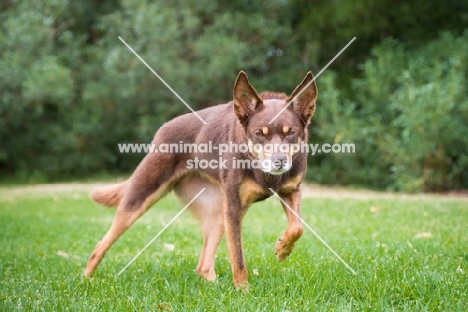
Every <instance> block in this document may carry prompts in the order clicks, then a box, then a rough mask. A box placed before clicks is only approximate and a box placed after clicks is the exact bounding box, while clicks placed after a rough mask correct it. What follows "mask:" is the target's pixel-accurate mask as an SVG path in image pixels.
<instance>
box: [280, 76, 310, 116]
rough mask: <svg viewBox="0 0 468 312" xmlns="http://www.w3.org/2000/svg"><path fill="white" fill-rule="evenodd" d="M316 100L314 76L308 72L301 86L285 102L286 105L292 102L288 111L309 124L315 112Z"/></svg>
mask: <svg viewBox="0 0 468 312" xmlns="http://www.w3.org/2000/svg"><path fill="white" fill-rule="evenodd" d="M316 100H317V86H316V84H315V80H314V76H313V75H312V73H311V72H308V73H307V75H306V76H305V78H304V80H302V82H301V84H300V85H298V86H297V87H296V89H294V91H293V93H292V94H291V95H290V96H289V98H288V99H287V100H286V103H289V102H291V101H292V103H291V104H290V105H289V107H288V108H289V109H291V110H293V111H295V112H296V113H298V114H299V115H301V117H302V119H303V120H304V121H305V122H306V123H309V120H310V118H311V117H312V115H313V114H314V112H315V101H316Z"/></svg>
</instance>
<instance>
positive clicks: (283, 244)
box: [275, 188, 303, 261]
mask: <svg viewBox="0 0 468 312" xmlns="http://www.w3.org/2000/svg"><path fill="white" fill-rule="evenodd" d="M280 196H281V197H282V198H283V200H284V201H285V202H286V203H287V204H288V205H287V206H286V205H285V204H284V203H283V202H281V205H282V206H283V209H284V212H286V216H287V217H288V227H287V229H286V231H285V232H284V233H283V235H282V236H281V238H280V239H279V240H278V241H277V242H276V245H275V250H276V257H277V259H278V261H282V260H284V259H285V258H286V257H287V256H289V255H290V254H291V252H292V251H293V249H294V245H295V244H296V241H297V240H298V239H299V238H300V237H301V236H302V231H303V229H302V222H301V220H300V219H299V218H298V217H297V216H296V214H297V215H298V216H300V214H301V211H300V210H301V191H300V189H299V188H297V189H296V190H294V191H293V192H292V193H290V194H287V195H282V194H280ZM291 209H292V210H293V211H294V212H295V214H294V213H293V212H292V211H291Z"/></svg>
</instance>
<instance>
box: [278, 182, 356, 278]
mask: <svg viewBox="0 0 468 312" xmlns="http://www.w3.org/2000/svg"><path fill="white" fill-rule="evenodd" d="M270 191H271V192H272V193H273V194H275V196H276V197H278V198H279V200H280V201H281V202H282V203H283V204H284V205H285V206H286V207H287V208H288V209H289V210H290V211H291V212H292V213H293V214H294V215H295V216H296V217H297V218H299V220H301V222H302V223H303V224H304V225H305V226H306V227H307V228H308V229H309V230H310V231H311V232H312V234H314V235H315V237H317V238H318V240H319V241H320V242H321V243H322V244H323V245H325V247H327V248H328V250H330V251H331V252H332V253H333V254H334V255H335V257H337V258H338V260H340V261H341V263H343V264H344V266H345V267H346V268H347V269H348V270H350V271H351V273H353V274H354V275H357V273H356V271H354V270H353V269H352V268H351V267H350V266H349V264H347V263H346V261H344V260H343V258H341V257H340V255H339V254H338V253H337V252H336V251H334V250H333V248H331V247H330V245H328V244H327V242H326V241H324V240H323V238H321V237H320V235H318V233H317V232H315V231H314V229H312V227H311V226H310V225H309V224H307V222H305V221H304V219H302V218H301V217H300V216H299V215H298V214H297V213H296V212H295V211H294V210H293V209H292V208H291V207H290V206H289V205H288V203H286V202H285V201H284V200H283V199H282V198H281V197H280V196H279V195H278V194H277V193H276V192H275V191H274V190H273V189H271V188H270Z"/></svg>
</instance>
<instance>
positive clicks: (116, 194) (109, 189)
mask: <svg viewBox="0 0 468 312" xmlns="http://www.w3.org/2000/svg"><path fill="white" fill-rule="evenodd" d="M127 185H128V181H125V182H122V183H119V184H114V185H110V186H103V187H98V188H95V189H94V190H93V191H92V192H91V194H90V197H91V199H92V200H94V201H95V202H96V203H98V204H101V205H103V206H106V207H116V206H118V205H119V203H120V201H121V200H122V197H123V196H124V195H125V191H126V189H127Z"/></svg>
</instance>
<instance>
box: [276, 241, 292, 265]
mask: <svg viewBox="0 0 468 312" xmlns="http://www.w3.org/2000/svg"><path fill="white" fill-rule="evenodd" d="M294 245H295V242H290V241H286V240H282V239H281V238H280V239H279V240H278V241H277V242H276V244H275V251H276V253H275V254H276V258H277V259H278V261H283V260H284V259H286V258H287V257H288V256H289V255H290V254H291V252H292V251H293V249H294Z"/></svg>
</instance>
